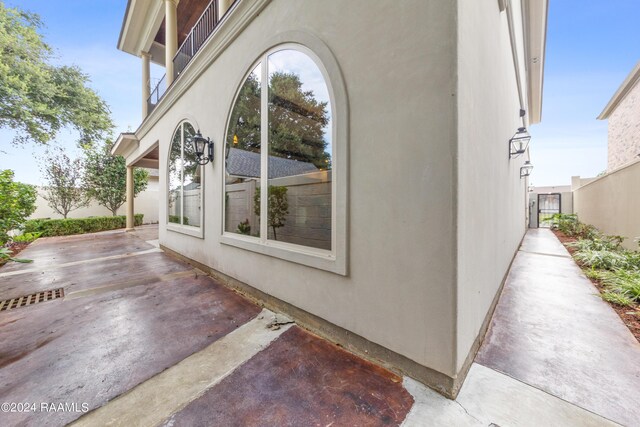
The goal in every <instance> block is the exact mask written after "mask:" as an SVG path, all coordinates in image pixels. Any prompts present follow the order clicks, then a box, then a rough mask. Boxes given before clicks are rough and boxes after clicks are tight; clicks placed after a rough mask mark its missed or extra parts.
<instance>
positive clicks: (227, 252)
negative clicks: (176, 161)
mask: <svg viewBox="0 0 640 427" xmlns="http://www.w3.org/2000/svg"><path fill="white" fill-rule="evenodd" d="M372 3H373V2H371V1H370V0H350V1H340V0H323V1H320V0H316V1H311V0H309V1H304V2H302V1H293V0H272V1H268V0H256V1H253V2H249V1H242V2H237V3H236V9H235V10H234V12H233V13H232V14H230V15H229V16H228V18H227V20H226V24H227V29H226V30H225V28H224V27H221V28H219V30H218V32H217V33H216V34H214V36H213V37H212V39H211V40H210V41H209V42H208V44H206V45H205V47H203V49H202V50H201V52H200V53H199V54H198V55H197V56H196V57H195V58H194V59H193V61H192V63H191V64H189V66H188V67H187V68H186V69H185V71H184V73H183V74H182V76H181V77H179V78H178V79H177V80H176V82H174V85H173V86H172V87H171V88H169V90H168V92H167V94H166V95H165V98H164V99H163V101H162V102H160V104H159V105H158V106H157V107H156V109H155V110H154V111H153V112H152V113H151V114H150V115H149V116H148V117H147V119H146V120H145V121H144V122H143V123H142V125H141V127H140V129H139V130H138V131H137V132H136V137H137V138H138V139H139V140H140V143H139V146H138V147H137V148H136V149H135V152H133V153H131V155H130V156H129V157H128V162H129V163H133V162H135V161H136V160H137V158H140V157H141V156H142V155H143V153H145V152H146V151H147V150H148V149H149V148H151V147H153V146H154V144H156V143H158V144H159V151H160V199H161V200H166V199H167V176H166V169H167V167H166V165H167V161H168V150H169V144H170V138H171V136H172V134H173V132H174V130H175V128H176V126H177V125H178V124H179V123H180V122H181V121H182V120H185V119H186V120H189V121H190V122H191V123H192V124H193V125H194V126H195V127H196V128H197V129H200V130H201V131H202V134H203V135H204V136H207V137H211V139H212V140H214V141H216V146H215V157H216V159H215V161H214V162H213V164H209V165H206V166H205V167H204V176H203V181H202V183H203V189H204V190H203V191H204V193H203V218H204V226H203V227H204V229H203V231H200V230H197V229H196V230H194V229H190V230H186V229H185V230H182V231H180V230H179V228H176V227H172V226H167V206H166V204H165V203H161V204H160V216H159V218H160V227H159V232H160V243H161V244H162V245H164V246H165V247H166V248H168V249H170V250H173V251H175V252H176V253H178V254H180V255H182V256H184V257H186V258H189V259H192V260H195V261H196V262H198V263H201V264H203V265H204V266H208V267H210V268H212V269H214V270H217V271H218V272H221V273H223V274H224V275H226V276H228V277H231V278H233V279H235V280H238V281H240V282H242V283H244V284H248V285H249V286H251V287H253V288H255V289H257V290H258V291H260V292H262V293H263V294H262V295H266V296H268V297H269V298H270V296H273V297H275V298H277V299H279V300H281V301H284V302H285V303H288V304H290V305H292V306H294V307H297V308H300V309H302V310H304V311H306V312H307V313H310V314H312V315H314V316H317V317H319V318H321V319H323V320H326V321H327V322H329V323H330V324H332V325H335V326H338V327H340V328H344V330H346V331H348V332H347V333H346V334H347V336H351V337H352V338H351V340H352V342H355V341H357V340H359V339H360V338H357V337H355V338H353V335H354V334H356V335H358V336H360V337H362V338H364V339H365V340H367V341H369V342H372V343H374V344H378V345H380V346H382V347H384V348H385V349H389V350H391V351H392V352H395V353H397V354H399V355H401V356H403V357H406V358H407V359H409V360H410V361H413V362H416V363H417V364H419V365H422V366H424V367H427V368H428V369H429V370H430V372H433V373H435V374H437V375H436V376H435V377H437V378H439V380H438V381H432V382H430V384H431V385H435V384H437V383H439V385H442V386H443V387H449V388H448V389H446V388H441V389H440V390H441V391H444V392H445V393H452V387H451V385H452V384H453V383H454V381H455V379H456V378H459V377H458V375H460V374H461V373H462V376H464V372H461V371H462V370H463V369H464V366H465V361H467V362H468V361H469V357H470V355H471V356H472V355H473V351H474V349H475V347H474V345H476V344H477V343H478V339H479V334H481V332H482V328H483V324H486V323H485V321H486V319H487V315H488V314H489V313H490V310H491V308H492V303H493V302H494V301H495V300H496V296H497V293H498V291H499V289H500V286H501V283H502V282H503V278H504V276H505V274H506V272H507V269H508V267H509V264H510V262H511V259H512V257H513V255H514V253H515V251H516V250H517V248H518V244H519V242H520V241H521V238H522V236H523V234H524V231H525V226H526V225H525V224H526V212H527V209H526V208H527V193H526V188H527V185H528V182H527V179H521V178H520V167H521V166H522V164H523V163H524V161H525V160H526V159H527V157H528V154H525V155H523V156H520V157H518V158H514V159H509V156H508V141H509V139H510V138H511V137H512V136H513V134H514V133H515V132H516V129H517V128H518V127H519V126H522V122H521V119H520V117H519V110H520V108H526V107H524V106H526V105H528V104H527V101H528V99H527V98H528V86H527V69H528V67H527V66H526V64H525V58H524V31H525V29H524V28H523V24H522V16H523V11H522V10H521V9H520V3H521V2H520V1H513V2H510V5H511V6H509V7H508V8H507V10H508V11H510V13H511V14H512V16H513V30H514V31H513V34H515V40H514V43H515V44H514V45H513V48H514V49H515V50H516V51H517V52H518V56H517V58H516V60H515V65H514V58H513V55H512V44H511V41H510V34H509V28H508V24H507V20H506V16H505V12H501V11H500V10H499V6H500V2H496V1H482V2H481V1H462V0H461V1H439V0H430V1H426V0H412V1H403V2H398V1H395V0H377V1H376V2H375V7H372ZM256 5H264V6H265V7H264V9H261V10H257V11H255V12H254V13H252V14H251V16H250V17H249V18H247V17H246V16H248V14H246V15H241V14H239V12H240V13H241V12H242V11H243V10H250V9H249V8H251V7H254V6H255V7H258V6H256ZM544 10H545V13H546V9H544ZM333 11H335V12H333ZM328 12H330V13H328ZM234 14H235V15H234ZM238 16H242V18H237V17H238ZM354 17H357V19H354ZM241 19H242V21H240V20H241ZM230 25H237V26H238V28H240V26H242V27H241V28H242V31H239V32H238V33H237V34H233V33H232V32H231V31H232V30H229V28H230V27H229V26H230ZM232 34H233V35H232ZM283 42H292V43H301V44H303V45H304V46H306V47H307V48H309V49H310V50H312V51H313V52H314V53H315V54H316V55H317V56H318V57H319V59H320V60H321V61H322V62H324V64H325V66H327V73H328V76H329V84H330V85H331V86H333V87H334V93H340V96H337V97H336V98H335V99H334V100H333V101H335V100H336V99H337V100H338V102H336V103H335V104H334V113H336V111H337V112H338V113H337V114H335V115H334V117H333V118H332V120H334V121H335V122H336V123H338V124H339V125H340V126H343V129H344V127H345V126H346V127H347V131H346V132H344V133H340V132H338V134H339V135H341V137H340V138H338V139H334V140H333V141H332V144H333V145H334V146H339V147H341V149H344V153H342V155H343V157H340V156H336V158H335V159H332V163H333V162H334V161H335V163H333V164H334V168H335V169H334V171H333V172H332V174H333V176H332V182H335V183H337V184H336V185H337V186H338V188H340V189H345V190H346V191H348V193H347V197H346V215H344V216H343V219H345V220H346V222H347V227H346V228H347V230H346V242H347V243H346V248H344V249H345V250H346V255H347V257H346V260H347V269H346V274H342V273H341V271H338V270H334V271H338V273H334V272H330V271H326V270H323V269H321V268H312V267H309V266H305V265H303V264H300V263H297V262H292V261H291V260H288V261H287V260H284V259H281V258H278V257H276V256H270V255H268V254H267V253H269V252H268V251H265V253H259V252H256V251H251V250H248V249H247V248H246V247H248V246H249V245H247V246H246V247H241V246H239V245H235V246H234V245H232V244H230V243H229V236H223V229H224V227H223V225H224V224H223V201H224V199H225V186H224V183H225V177H224V174H223V162H224V152H223V150H224V141H225V132H226V125H227V120H228V117H229V111H230V109H231V106H232V103H233V101H234V98H235V94H236V91H237V89H238V87H239V86H240V84H241V83H242V82H243V80H244V78H245V76H246V74H247V73H248V72H249V71H250V67H251V66H252V64H253V63H254V62H255V61H256V60H257V59H258V58H259V57H260V56H261V55H262V54H263V53H264V52H265V51H267V50H268V49H270V48H272V47H275V46H277V45H278V44H280V43H283ZM541 42H542V43H543V40H542V41H541ZM208 55H210V57H211V58H212V59H211V60H210V62H206V63H204V62H202V61H203V60H202V58H207V57H208ZM203 64H205V65H203ZM200 67H202V69H203V72H202V74H200V75H198V76H197V78H195V77H193V76H194V74H193V70H194V69H197V70H200ZM531 68H535V67H533V66H531ZM516 69H517V72H518V73H519V74H520V76H521V80H520V84H521V86H520V94H519V91H518V83H517V80H516V77H515V76H516ZM190 73H191V74H190ZM539 84H541V79H540V82H539ZM342 88H344V90H342ZM183 90H184V92H182V91H183ZM336 91H337V92H336ZM519 98H522V104H521V103H520V100H519ZM534 109H535V108H534ZM535 114H538V112H537V110H536V112H535ZM525 120H527V119H525ZM527 124H528V123H527ZM337 126H338V125H337ZM347 154H348V157H347ZM340 162H346V167H345V173H342V174H339V173H337V172H336V171H339V170H340V169H339V167H338V166H336V165H344V164H345V163H340ZM479 183H482V185H479ZM340 186H344V187H340ZM244 200H245V202H243V201H242V199H241V198H240V197H239V198H238V200H236V201H238V203H237V204H236V205H235V206H234V209H236V211H235V212H234V215H235V214H238V215H240V214H241V211H240V209H241V206H246V208H244V209H250V203H247V202H246V199H244ZM339 200H340V199H339ZM340 208H341V206H340ZM338 211H339V212H340V210H338ZM345 217H346V218H345ZM239 218H240V216H237V217H234V219H233V221H237V220H239ZM250 220H251V218H250ZM358 342H362V341H358ZM396 360H397V359H396ZM427 376H428V375H427ZM431 378H434V377H433V376H432V377H431ZM442 378H445V379H446V378H448V379H449V380H451V381H440V380H441V379H442ZM445 383H447V384H445ZM453 387H455V385H453ZM453 393H454V394H455V392H453Z"/></svg>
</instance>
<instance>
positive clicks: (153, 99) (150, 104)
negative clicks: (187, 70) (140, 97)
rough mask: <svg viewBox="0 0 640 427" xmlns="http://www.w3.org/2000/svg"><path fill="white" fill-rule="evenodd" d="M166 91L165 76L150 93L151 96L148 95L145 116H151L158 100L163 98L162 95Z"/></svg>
mask: <svg viewBox="0 0 640 427" xmlns="http://www.w3.org/2000/svg"><path fill="white" fill-rule="evenodd" d="M166 91H167V75H166V74H165V75H164V76H162V78H161V79H160V80H159V81H158V84H156V86H155V87H154V88H153V90H152V91H151V95H149V99H147V114H151V112H152V111H153V109H154V108H155V107H156V105H157V104H158V102H160V98H162V97H163V96H164V93H165V92H166Z"/></svg>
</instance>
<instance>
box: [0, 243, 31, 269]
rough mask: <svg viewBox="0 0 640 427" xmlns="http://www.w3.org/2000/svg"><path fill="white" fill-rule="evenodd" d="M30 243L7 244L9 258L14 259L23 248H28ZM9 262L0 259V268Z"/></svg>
mask: <svg viewBox="0 0 640 427" xmlns="http://www.w3.org/2000/svg"><path fill="white" fill-rule="evenodd" d="M29 243H31V242H13V243H9V244H8V245H7V246H6V247H7V248H9V250H10V251H11V256H12V257H14V258H15V256H16V255H18V254H19V253H20V252H21V251H22V250H23V249H24V248H26V247H27V246H29ZM7 262H9V260H7V259H3V258H0V267H2V266H3V265H5V264H6V263H7Z"/></svg>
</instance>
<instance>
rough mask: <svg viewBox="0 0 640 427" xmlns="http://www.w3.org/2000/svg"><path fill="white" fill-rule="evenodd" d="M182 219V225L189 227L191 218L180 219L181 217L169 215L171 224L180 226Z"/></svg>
mask: <svg viewBox="0 0 640 427" xmlns="http://www.w3.org/2000/svg"><path fill="white" fill-rule="evenodd" d="M180 219H182V224H183V225H189V218H188V217H186V216H184V217H180V215H169V222H172V223H174V224H180Z"/></svg>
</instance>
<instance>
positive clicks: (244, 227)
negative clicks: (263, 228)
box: [237, 218, 251, 236]
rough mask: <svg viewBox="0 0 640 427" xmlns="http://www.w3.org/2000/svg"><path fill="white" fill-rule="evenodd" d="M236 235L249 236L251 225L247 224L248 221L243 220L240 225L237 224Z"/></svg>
mask: <svg viewBox="0 0 640 427" xmlns="http://www.w3.org/2000/svg"><path fill="white" fill-rule="evenodd" d="M237 231H238V233H239V234H245V235H247V236H249V235H250V234H251V225H250V224H249V219H248V218H247V219H245V220H244V221H242V222H241V223H239V224H238V230H237Z"/></svg>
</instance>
